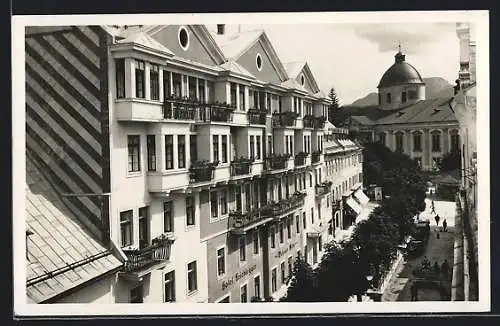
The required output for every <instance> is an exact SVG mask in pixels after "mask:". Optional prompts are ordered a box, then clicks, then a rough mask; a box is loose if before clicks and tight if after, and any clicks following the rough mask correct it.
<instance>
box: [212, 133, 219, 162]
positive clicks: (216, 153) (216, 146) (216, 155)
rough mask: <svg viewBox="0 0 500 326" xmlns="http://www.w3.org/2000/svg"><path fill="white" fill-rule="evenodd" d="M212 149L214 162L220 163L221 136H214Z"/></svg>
mask: <svg viewBox="0 0 500 326" xmlns="http://www.w3.org/2000/svg"><path fill="white" fill-rule="evenodd" d="M212 147H213V149H212V150H213V160H214V162H217V161H219V135H213V136H212Z"/></svg>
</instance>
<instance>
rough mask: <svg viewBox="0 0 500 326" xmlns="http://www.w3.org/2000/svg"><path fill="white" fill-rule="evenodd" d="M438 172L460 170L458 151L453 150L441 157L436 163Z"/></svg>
mask: <svg viewBox="0 0 500 326" xmlns="http://www.w3.org/2000/svg"><path fill="white" fill-rule="evenodd" d="M438 167H439V170H440V171H442V172H447V171H452V170H456V169H460V168H461V157H460V150H454V151H451V152H449V153H446V154H445V155H443V158H442V159H441V161H439V162H438Z"/></svg>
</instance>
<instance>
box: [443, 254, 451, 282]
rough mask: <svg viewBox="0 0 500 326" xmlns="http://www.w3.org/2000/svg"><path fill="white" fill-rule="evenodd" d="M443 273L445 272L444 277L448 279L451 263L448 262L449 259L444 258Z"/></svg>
mask: <svg viewBox="0 0 500 326" xmlns="http://www.w3.org/2000/svg"><path fill="white" fill-rule="evenodd" d="M441 273H442V274H443V278H444V280H445V281H448V277H449V275H450V264H448V260H446V259H445V260H444V262H443V263H442V264H441Z"/></svg>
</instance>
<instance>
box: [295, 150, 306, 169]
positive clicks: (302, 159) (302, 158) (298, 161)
mask: <svg viewBox="0 0 500 326" xmlns="http://www.w3.org/2000/svg"><path fill="white" fill-rule="evenodd" d="M307 155H308V154H307V153H304V152H300V153H298V154H297V155H295V160H294V163H295V166H296V167H297V166H302V165H305V164H306V157H307Z"/></svg>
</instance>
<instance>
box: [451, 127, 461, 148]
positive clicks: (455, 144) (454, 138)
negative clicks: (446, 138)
mask: <svg viewBox="0 0 500 326" xmlns="http://www.w3.org/2000/svg"><path fill="white" fill-rule="evenodd" d="M450 137H451V144H450V145H451V150H452V151H456V150H458V149H459V148H460V136H459V135H458V131H457V130H452V131H451V132H450Z"/></svg>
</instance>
